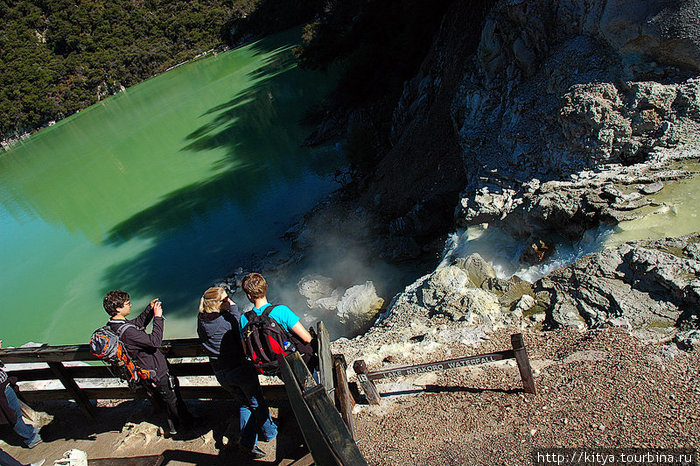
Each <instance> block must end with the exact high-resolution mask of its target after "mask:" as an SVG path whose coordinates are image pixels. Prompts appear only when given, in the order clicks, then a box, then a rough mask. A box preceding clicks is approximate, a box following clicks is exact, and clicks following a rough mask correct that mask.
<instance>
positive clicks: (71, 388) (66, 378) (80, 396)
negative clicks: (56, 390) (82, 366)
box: [49, 362, 95, 419]
mask: <svg viewBox="0 0 700 466" xmlns="http://www.w3.org/2000/svg"><path fill="white" fill-rule="evenodd" d="M49 367H50V368H51V370H52V371H54V373H55V374H56V377H58V379H59V380H60V381H61V383H62V384H63V386H64V387H66V390H68V392H70V394H71V395H72V397H73V399H74V400H75V402H76V403H77V404H78V406H79V407H80V409H81V410H82V411H83V412H84V413H85V414H86V415H87V416H88V417H89V418H90V419H95V408H94V406H92V403H90V399H89V398H88V397H87V396H86V395H85V393H83V392H82V391H81V390H80V387H78V384H77V383H75V380H73V378H72V377H71V376H70V375H69V374H68V372H67V371H66V370H65V367H63V364H61V363H60V362H50V363H49Z"/></svg>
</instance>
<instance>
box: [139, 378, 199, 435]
mask: <svg viewBox="0 0 700 466" xmlns="http://www.w3.org/2000/svg"><path fill="white" fill-rule="evenodd" d="M144 386H145V387H146V393H147V394H148V397H149V399H150V400H151V402H152V403H153V404H154V405H155V406H156V407H157V408H161V409H162V408H165V412H166V414H167V416H168V428H169V429H170V432H171V433H173V432H177V429H178V428H181V429H186V428H188V427H190V425H189V424H190V422H191V420H192V415H191V414H190V413H189V411H188V410H187V406H186V405H185V402H184V401H183V400H182V396H180V385H179V384H178V383H177V379H176V378H175V377H172V376H170V375H165V376H163V377H161V378H160V380H158V381H157V382H150V383H145V384H144Z"/></svg>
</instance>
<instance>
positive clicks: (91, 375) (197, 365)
mask: <svg viewBox="0 0 700 466" xmlns="http://www.w3.org/2000/svg"><path fill="white" fill-rule="evenodd" d="M168 366H169V370H170V373H171V374H173V375H175V376H190V377H192V376H206V375H211V376H213V375H214V371H213V370H212V368H211V364H209V363H208V362H187V363H178V364H169V365H168ZM63 367H64V369H65V372H66V373H67V374H68V375H70V377H72V378H73V379H113V378H115V377H114V375H113V374H112V373H111V372H110V370H109V368H108V367H107V366H106V365H105V364H102V363H100V364H99V365H94V366H93V365H85V366H63ZM7 373H8V374H10V375H12V376H14V377H17V379H18V380H20V381H22V382H29V381H32V380H51V379H54V378H55V376H54V372H53V370H52V369H50V368H39V369H16V370H8V371H7Z"/></svg>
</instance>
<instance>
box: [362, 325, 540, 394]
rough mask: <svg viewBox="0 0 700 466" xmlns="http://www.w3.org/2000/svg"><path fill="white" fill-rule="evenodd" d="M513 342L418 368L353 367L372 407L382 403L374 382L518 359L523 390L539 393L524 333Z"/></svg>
mask: <svg viewBox="0 0 700 466" xmlns="http://www.w3.org/2000/svg"><path fill="white" fill-rule="evenodd" d="M510 340H511V344H512V346H513V349H509V350H505V351H497V352H495V353H488V354H480V355H476V356H467V357H464V358H455V359H448V360H446V361H437V362H431V363H427V364H418V365H415V366H403V367H396V368H394V369H386V370H381V371H375V372H369V371H368V370H367V365H366V364H365V362H364V361H363V360H361V359H359V360H357V361H355V363H354V364H353V369H354V370H355V373H356V374H357V381H358V382H359V383H360V385H361V386H362V389H363V390H364V392H365V395H366V396H367V401H368V402H369V403H370V404H379V403H380V402H381V395H380V394H379V392H378V391H377V387H376V386H375V385H374V381H375V380H381V379H387V378H392V377H401V376H410V375H416V374H423V373H426V372H436V371H442V370H447V369H456V368H458V367H465V366H475V365H479V364H486V363H489V362H494V361H501V360H504V359H513V358H515V360H516V362H517V363H518V369H519V370H520V377H521V378H522V380H523V389H524V390H525V392H526V393H533V394H536V393H537V388H536V386H535V380H534V378H533V377H532V370H531V368H530V361H529V359H528V357H527V351H526V349H525V343H524V341H523V336H522V334H520V333H517V334H514V335H511V337H510Z"/></svg>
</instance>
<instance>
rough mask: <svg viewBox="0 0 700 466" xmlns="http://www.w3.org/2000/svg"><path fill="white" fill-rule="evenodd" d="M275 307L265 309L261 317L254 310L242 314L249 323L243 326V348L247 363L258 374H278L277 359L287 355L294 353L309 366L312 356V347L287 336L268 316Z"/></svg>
mask: <svg viewBox="0 0 700 466" xmlns="http://www.w3.org/2000/svg"><path fill="white" fill-rule="evenodd" d="M274 307H275V306H274V305H271V306H268V307H267V308H266V309H265V310H264V311H263V313H262V314H261V315H257V314H256V313H255V311H248V312H246V313H245V317H246V319H248V323H247V324H246V325H245V327H243V337H242V342H243V349H244V351H245V354H246V357H247V358H248V360H249V361H250V362H251V363H253V366H254V367H255V368H256V369H257V371H258V373H260V374H263V375H277V374H278V373H279V367H278V362H277V357H278V356H287V355H289V354H292V353H293V352H295V351H298V352H299V353H300V354H301V357H302V359H303V360H304V362H306V363H307V365H308V364H309V361H310V360H311V358H312V356H313V350H312V349H311V345H309V344H306V343H304V342H302V341H301V340H300V339H299V338H297V336H296V335H291V334H289V333H288V332H287V331H286V330H285V329H284V328H283V327H282V326H281V325H280V324H279V323H278V322H277V321H276V320H275V319H273V318H272V317H270V312H272V309H273V308H274Z"/></svg>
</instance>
